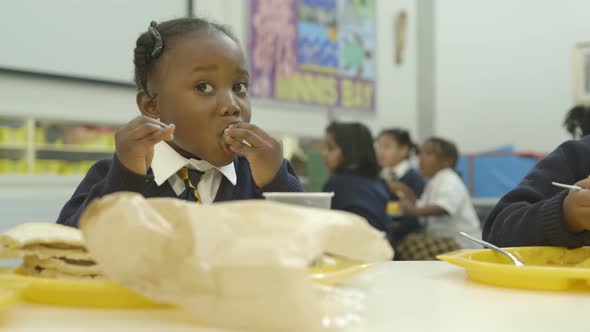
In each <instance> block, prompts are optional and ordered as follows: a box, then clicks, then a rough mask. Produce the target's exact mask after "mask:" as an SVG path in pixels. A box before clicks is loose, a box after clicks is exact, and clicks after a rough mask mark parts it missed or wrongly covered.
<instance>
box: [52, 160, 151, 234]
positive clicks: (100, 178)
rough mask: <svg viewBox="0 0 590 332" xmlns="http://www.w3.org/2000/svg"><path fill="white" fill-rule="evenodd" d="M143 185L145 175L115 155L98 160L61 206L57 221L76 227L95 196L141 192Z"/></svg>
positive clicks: (144, 184) (144, 183)
mask: <svg viewBox="0 0 590 332" xmlns="http://www.w3.org/2000/svg"><path fill="white" fill-rule="evenodd" d="M145 187H146V176H144V175H139V174H136V173H134V172H132V171H130V170H128V169H127V168H126V167H125V166H124V165H123V164H121V162H120V161H119V159H117V157H116V156H114V157H113V159H104V160H101V161H98V162H97V163H96V164H94V165H93V166H92V167H91V168H90V170H88V173H87V174H86V176H85V177H84V179H83V180H82V182H81V183H80V184H79V185H78V188H77V189H76V191H75V192H74V195H73V196H72V197H71V198H70V200H69V201H68V202H67V203H66V205H65V206H64V207H63V208H62V210H61V213H60V214H59V217H58V219H57V223H59V224H63V225H67V226H72V227H78V219H79V218H80V215H81V214H82V212H84V209H85V208H86V206H87V205H88V204H90V203H91V202H92V200H94V199H95V198H99V197H102V196H104V195H107V194H110V193H114V192H118V191H133V192H138V193H142V192H143V191H144V189H145Z"/></svg>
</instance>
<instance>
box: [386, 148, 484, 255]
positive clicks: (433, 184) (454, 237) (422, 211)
mask: <svg viewBox="0 0 590 332" xmlns="http://www.w3.org/2000/svg"><path fill="white" fill-rule="evenodd" d="M458 158H459V153H458V151H457V148H456V146H455V144H453V143H452V142H450V141H448V140H445V139H442V138H437V137H432V138H429V139H427V140H426V141H425V142H424V144H423V145H422V147H421V148H420V154H419V159H420V173H421V174H422V176H424V177H426V178H429V181H428V182H427V184H426V188H425V189H424V193H423V194H422V196H420V199H418V200H417V201H416V197H415V196H414V195H413V193H412V191H411V190H409V188H407V186H404V185H403V184H401V185H400V184H395V183H394V184H393V185H390V187H391V189H392V190H393V191H398V190H399V191H402V192H403V194H404V200H403V201H402V210H403V212H404V215H405V216H410V217H416V218H419V219H420V220H421V222H423V223H424V227H425V229H424V231H423V232H422V233H419V234H417V233H414V234H410V235H408V236H407V237H406V238H405V239H404V240H402V241H401V242H400V243H399V245H398V246H396V250H397V252H396V254H397V255H399V256H400V258H401V259H406V260H433V259H436V256H437V255H439V254H443V253H445V252H448V251H452V250H456V249H460V248H473V247H477V246H476V245H474V244H473V243H472V242H471V241H469V240H467V239H464V238H463V237H461V236H460V235H459V234H458V233H459V232H465V233H468V234H469V235H472V236H475V237H480V234H481V230H480V225H479V219H478V218H477V214H476V212H475V209H474V208H473V204H472V203H471V197H470V195H469V192H468V191H467V188H466V187H465V184H463V181H462V180H461V178H460V177H459V176H458V175H457V173H456V172H455V170H454V168H455V166H456V164H457V159H458Z"/></svg>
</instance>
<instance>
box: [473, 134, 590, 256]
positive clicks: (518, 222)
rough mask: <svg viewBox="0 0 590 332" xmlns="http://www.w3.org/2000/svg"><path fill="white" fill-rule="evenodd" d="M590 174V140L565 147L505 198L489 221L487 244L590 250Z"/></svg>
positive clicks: (532, 172) (485, 227) (554, 152)
mask: <svg viewBox="0 0 590 332" xmlns="http://www.w3.org/2000/svg"><path fill="white" fill-rule="evenodd" d="M589 174H590V136H584V137H582V138H581V139H579V140H572V141H567V142H565V143H563V144H561V145H560V146H559V147H558V148H557V149H555V150H554V151H553V152H551V153H550V154H549V155H548V156H547V157H545V159H543V160H541V161H539V162H538V163H537V165H535V167H534V168H533V169H532V170H531V171H530V172H529V174H527V176H526V177H525V178H524V179H523V180H522V182H521V183H520V184H519V185H518V186H517V187H516V188H514V189H513V190H512V191H511V192H509V193H507V194H506V195H505V196H504V197H502V199H500V202H498V204H497V205H496V207H495V208H494V209H493V210H492V212H490V214H489V215H488V217H487V219H486V222H485V225H484V229H483V238H484V240H486V241H489V242H492V243H494V244H495V245H498V246H502V247H516V246H562V247H569V248H576V247H581V246H588V245H590V178H589V177H588V175H589ZM552 182H559V183H564V184H575V185H578V186H580V187H582V188H583V189H582V190H568V189H563V188H559V187H556V186H553V185H552V184H551V183H552Z"/></svg>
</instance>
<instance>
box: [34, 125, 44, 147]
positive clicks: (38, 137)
mask: <svg viewBox="0 0 590 332" xmlns="http://www.w3.org/2000/svg"><path fill="white" fill-rule="evenodd" d="M35 144H37V145H44V144H47V133H46V131H45V128H44V127H37V128H35Z"/></svg>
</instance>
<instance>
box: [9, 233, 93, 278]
mask: <svg viewBox="0 0 590 332" xmlns="http://www.w3.org/2000/svg"><path fill="white" fill-rule="evenodd" d="M0 258H3V259H11V258H22V259H23V262H22V265H21V266H20V267H19V268H18V272H20V273H23V274H25V275H30V276H37V277H46V278H84V279H87V278H91V279H94V278H102V277H104V275H103V273H102V272H101V271H100V270H99V269H98V267H97V265H96V262H95V261H94V260H93V259H92V257H91V256H90V254H89V253H88V251H87V250H86V247H85V245H84V239H83V237H82V233H81V232H80V231H79V230H78V229H76V228H72V227H67V226H62V225H59V224H55V223H50V222H36V223H24V224H20V225H17V226H15V227H13V228H11V229H9V230H8V231H6V232H5V233H3V234H2V235H0Z"/></svg>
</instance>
